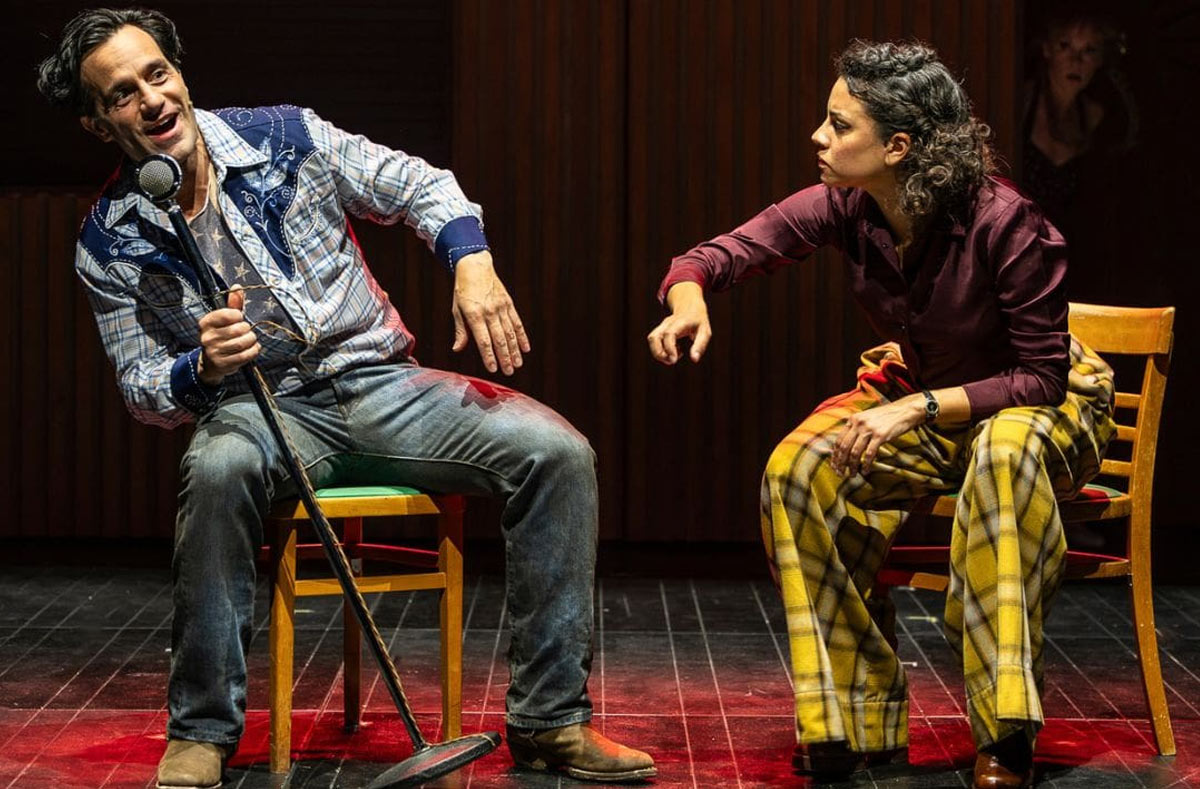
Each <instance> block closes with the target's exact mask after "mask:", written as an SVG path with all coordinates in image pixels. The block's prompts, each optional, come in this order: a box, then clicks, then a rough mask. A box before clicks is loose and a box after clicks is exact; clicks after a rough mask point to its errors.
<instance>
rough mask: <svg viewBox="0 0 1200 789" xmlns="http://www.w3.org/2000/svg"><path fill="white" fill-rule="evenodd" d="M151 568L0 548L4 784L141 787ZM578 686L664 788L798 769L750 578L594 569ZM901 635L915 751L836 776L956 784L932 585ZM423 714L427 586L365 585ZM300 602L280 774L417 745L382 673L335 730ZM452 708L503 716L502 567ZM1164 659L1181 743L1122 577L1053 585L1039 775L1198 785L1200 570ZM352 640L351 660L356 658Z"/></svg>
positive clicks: (764, 782) (152, 685) (161, 666)
mask: <svg viewBox="0 0 1200 789" xmlns="http://www.w3.org/2000/svg"><path fill="white" fill-rule="evenodd" d="M168 582H169V576H168V573H167V572H166V571H148V570H125V569H113V568H108V567H95V568H90V569H80V568H57V569H56V568H50V569H46V568H8V567H4V568H0V787H21V788H22V789H25V788H26V787H30V788H34V787H54V788H55V789H65V788H66V787H89V788H92V787H146V786H153V785H154V781H153V778H154V767H155V764H156V763H157V760H158V757H159V756H160V754H161V753H162V749H163V747H164V739H163V729H164V722H165V711H164V703H165V695H166V694H165V686H166V673H167V667H168V663H169V660H170V654H169V646H170V624H171V606H170V589H169V583H168ZM596 601H597V630H596V650H595V659H594V663H593V669H592V680H591V684H590V692H591V695H592V698H593V702H594V705H595V712H596V723H597V725H598V726H600V727H602V729H603V730H604V731H606V732H607V733H608V734H610V735H612V736H614V737H616V738H618V739H620V740H622V741H624V742H627V743H629V744H632V745H636V746H638V747H641V748H643V749H645V750H648V751H650V752H651V753H652V754H653V755H654V756H655V758H656V759H657V761H658V767H659V779H658V780H657V781H656V782H655V785H656V786H660V787H667V786H669V787H677V786H678V787H683V786H692V787H726V786H729V787H733V786H741V787H759V786H762V787H766V786H798V785H803V781H801V779H799V778H796V777H794V776H793V775H792V774H791V769H790V756H791V750H792V744H793V742H794V736H793V724H792V714H791V693H790V687H789V680H788V673H787V670H786V659H787V642H786V637H785V635H784V633H785V631H784V626H783V612H782V609H781V606H780V604H779V601H778V598H777V595H776V593H775V590H774V588H773V587H772V586H771V584H770V582H769V581H768V580H766V579H765V578H764V579H763V580H758V581H722V580H711V579H704V580H699V579H698V580H694V581H693V580H686V579H670V580H665V581H658V580H653V579H645V578H624V577H603V578H601V579H600V580H599V581H598V583H597V594H596ZM896 601H897V604H898V607H899V617H898V618H899V631H900V655H901V658H902V659H903V660H904V661H905V662H906V665H907V666H908V671H909V678H910V686H911V707H912V711H911V717H910V724H909V725H910V731H911V736H910V739H911V750H910V756H909V762H910V763H909V764H908V765H896V766H890V767H887V768H885V769H875V770H872V771H870V772H869V773H862V774H860V775H858V776H856V779H855V780H854V781H853V782H852V783H851V784H846V785H847V786H856V787H963V786H968V785H969V784H970V766H971V764H972V763H973V758H974V751H973V747H972V745H971V739H970V733H969V730H968V727H967V724H966V722H965V720H964V717H963V707H962V691H961V674H960V672H959V670H958V669H957V668H956V667H955V661H954V658H953V655H952V653H951V651H950V649H949V647H948V646H947V645H946V643H945V641H944V639H943V637H942V635H941V630H940V626H939V624H938V617H939V615H940V611H941V600H940V598H939V596H938V595H934V594H930V593H925V592H912V591H909V590H897V591H896ZM370 602H372V604H373V606H374V610H375V615H376V618H377V620H378V621H379V622H380V624H381V625H382V626H385V633H384V635H385V638H388V639H389V640H390V642H391V643H392V646H393V652H394V653H395V654H396V655H397V656H398V662H399V663H400V668H401V673H402V675H403V679H404V682H405V686H406V689H407V690H408V692H409V695H410V696H411V700H412V703H413V707H414V708H415V710H416V712H417V714H418V720H419V721H420V723H421V724H422V726H423V729H424V731H425V732H426V735H427V736H428V737H430V738H431V739H434V738H436V736H437V731H438V726H439V723H440V714H439V710H440V700H439V693H438V680H437V640H438V636H437V630H436V624H437V605H436V598H435V596H434V595H433V594H432V593H427V592H419V593H406V594H397V595H389V596H387V597H386V598H383V599H380V598H379V597H377V596H376V597H373V598H371V600H370ZM300 605H301V608H300V610H298V611H297V615H296V626H297V643H296V691H295V705H296V713H295V718H294V734H293V737H294V738H293V749H294V751H295V753H296V755H297V756H298V757H299V761H298V762H296V763H295V764H294V765H293V768H292V772H291V774H290V775H289V776H288V778H289V780H288V781H287V782H286V785H288V786H293V787H332V786H339V787H358V786H364V785H365V784H366V783H368V782H369V780H370V779H371V778H373V777H374V776H375V775H376V774H378V773H379V772H380V771H381V770H383V769H384V768H385V767H387V766H389V765H390V764H392V763H394V762H396V761H399V760H400V759H402V758H404V757H405V756H406V755H407V754H408V752H409V750H410V748H409V745H408V741H407V739H406V737H405V734H404V731H403V727H402V726H401V724H400V723H399V719H398V717H397V715H396V714H395V711H394V709H392V708H391V701H390V699H389V698H388V695H387V692H386V690H385V689H384V688H382V687H379V686H378V684H377V682H376V681H375V673H374V671H373V669H370V673H369V674H368V675H367V676H366V678H365V680H364V695H365V696H366V697H367V713H366V715H365V724H364V726H363V728H362V729H361V730H360V731H359V732H358V733H357V734H354V735H346V734H343V733H342V730H341V693H340V674H339V672H340V668H341V657H340V635H339V633H340V621H341V606H340V604H339V602H338V601H337V600H336V599H328V598H307V599H304V600H301V601H300ZM465 609H466V610H465V617H464V618H465V621H466V627H467V630H466V635H465V645H464V651H465V660H464V666H463V673H464V704H463V720H464V728H465V729H466V730H467V731H475V730H479V729H480V728H489V729H498V730H501V731H503V710H504V690H505V686H506V682H507V668H506V663H505V651H506V648H507V643H508V637H507V630H506V627H507V625H506V623H505V622H504V619H505V611H504V595H503V581H502V579H499V578H495V577H484V578H481V579H473V580H471V581H470V582H469V586H468V589H467V593H466V603H465ZM266 610H267V609H266V605H265V587H264V588H262V589H260V601H259V607H258V617H257V620H258V624H257V629H256V633H255V643H254V649H253V652H252V657H251V666H250V676H251V686H250V699H249V710H250V711H249V713H248V716H247V717H248V722H247V729H246V735H245V737H244V738H243V740H242V745H241V749H240V750H239V752H238V754H237V756H236V757H235V758H234V760H233V762H232V765H231V767H230V769H229V770H228V772H227V782H226V786H233V787H243V788H244V789H251V787H268V786H281V785H284V781H283V780H282V779H281V778H279V777H276V778H275V779H274V780H273V779H272V776H271V775H270V774H269V773H268V771H267V768H266V756H267V713H266V697H267V694H266V690H267V672H266V649H265V646H266ZM1157 616H1158V629H1159V633H1160V643H1161V645H1162V648H1163V670H1164V673H1165V675H1166V677H1167V681H1168V683H1169V688H1168V696H1169V700H1170V704H1171V712H1172V715H1173V718H1174V723H1175V736H1176V739H1177V741H1178V747H1179V755H1178V756H1177V757H1176V758H1174V759H1159V758H1158V757H1156V756H1155V750H1154V747H1153V735H1152V733H1151V730H1150V726H1149V723H1148V722H1147V720H1146V714H1147V713H1146V710H1145V706H1144V703H1143V700H1142V690H1141V684H1140V679H1139V673H1138V670H1137V663H1136V660H1135V658H1134V655H1133V652H1132V627H1131V625H1130V623H1129V614H1128V595H1127V591H1126V588H1125V587H1124V586H1121V585H1118V584H1099V585H1098V584H1080V585H1068V586H1067V587H1066V588H1065V589H1064V590H1063V592H1062V594H1061V596H1060V597H1059V598H1058V600H1057V603H1056V606H1055V609H1054V612H1053V614H1052V616H1051V618H1050V623H1049V632H1048V646H1047V650H1046V693H1045V707H1046V714H1047V717H1048V722H1047V725H1046V728H1045V730H1044V731H1043V733H1042V735H1041V738H1040V739H1039V740H1038V746H1037V754H1038V762H1039V765H1040V769H1041V775H1042V782H1041V784H1040V785H1042V786H1054V787H1166V786H1192V785H1196V786H1200V588H1196V587H1174V588H1163V589H1160V590H1159V591H1158V595H1157ZM369 663H370V659H369V657H364V664H369ZM560 785H561V786H572V785H575V782H573V781H570V780H567V779H562V780H560V779H558V778H555V777H548V776H542V775H538V774H536V773H525V772H518V771H516V770H514V769H513V768H512V765H511V762H510V761H509V759H508V753H507V750H506V749H505V747H504V746H501V748H500V749H499V750H498V751H497V752H496V753H494V754H492V755H490V756H487V757H485V758H484V759H482V760H480V761H478V762H476V763H475V764H473V765H471V766H470V767H468V768H466V769H464V770H463V771H461V772H460V773H459V774H457V775H455V776H451V777H449V778H446V779H443V780H441V781H439V782H437V783H436V784H431V786H442V787H451V786H459V787H468V786H469V787H518V786H531V787H550V786H560Z"/></svg>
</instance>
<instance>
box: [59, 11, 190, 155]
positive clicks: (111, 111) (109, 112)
mask: <svg viewBox="0 0 1200 789" xmlns="http://www.w3.org/2000/svg"><path fill="white" fill-rule="evenodd" d="M80 76H81V77H82V78H83V81H84V84H85V85H86V86H87V87H88V88H89V89H90V90H91V93H92V96H93V100H94V103H93V107H92V110H91V114H90V115H88V116H85V117H82V118H80V119H79V120H80V122H81V123H82V124H83V127H84V128H85V129H87V130H88V131H90V132H91V133H92V134H95V135H96V136H97V137H99V138H100V139H102V140H104V141H105V142H115V143H116V144H117V147H119V148H120V149H121V150H122V151H124V152H125V155H127V156H128V157H129V158H131V159H133V160H134V161H137V160H139V159H142V158H144V157H145V156H148V155H149V154H152V153H165V154H169V155H171V156H172V157H174V158H175V160H176V161H178V162H179V163H180V165H182V166H183V168H184V171H185V172H189V171H190V170H192V169H194V167H195V154H196V146H197V140H198V139H199V137H200V133H199V131H198V129H197V128H196V114H195V112H194V110H193V108H192V102H191V99H190V98H189V97H188V90H187V85H186V84H184V82H183V75H182V74H180V73H179V71H177V70H176V69H175V67H174V66H172V65H171V63H170V62H169V61H168V60H167V58H166V57H165V56H164V55H163V53H162V51H161V50H160V49H159V48H158V43H157V42H155V40H154V39H153V37H151V36H150V34H148V33H147V32H146V31H144V30H142V29H141V28H139V27H134V26H132V25H126V26H125V27H123V28H121V29H120V30H118V31H117V32H116V33H115V34H113V36H112V37H111V38H109V39H108V40H107V41H105V42H104V43H103V44H101V45H100V46H98V47H96V48H95V49H93V50H92V51H91V52H89V53H88V55H87V57H85V58H84V59H83V63H82V64H81V67H80Z"/></svg>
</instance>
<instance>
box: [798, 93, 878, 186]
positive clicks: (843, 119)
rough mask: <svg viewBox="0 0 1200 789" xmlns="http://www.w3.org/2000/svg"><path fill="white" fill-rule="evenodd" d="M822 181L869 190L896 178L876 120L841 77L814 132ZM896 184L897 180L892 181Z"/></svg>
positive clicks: (828, 183)
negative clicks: (852, 94)
mask: <svg viewBox="0 0 1200 789" xmlns="http://www.w3.org/2000/svg"><path fill="white" fill-rule="evenodd" d="M812 141H813V143H814V144H815V145H816V146H817V162H818V165H817V166H818V167H819V168H820V170H821V183H823V184H825V185H827V186H839V187H849V186H853V187H859V188H862V189H868V191H870V189H871V187H876V186H879V185H881V184H885V183H887V181H888V179H894V176H893V175H892V168H891V166H890V165H889V163H888V162H889V156H888V149H887V146H886V145H885V143H884V141H883V140H881V139H880V138H879V132H878V131H877V130H876V126H875V121H874V120H873V119H872V118H871V116H870V115H868V114H867V108H866V107H865V106H864V105H863V103H862V102H861V101H859V100H858V99H856V98H854V97H853V96H851V95H850V90H849V89H848V88H847V87H846V81H845V80H844V79H841V78H839V79H838V81H837V82H835V83H833V89H832V90H831V91H829V103H828V105H827V107H826V114H825V122H824V123H822V124H821V125H820V126H819V127H817V130H816V131H815V132H813V135H812ZM892 183H894V180H893V181H892Z"/></svg>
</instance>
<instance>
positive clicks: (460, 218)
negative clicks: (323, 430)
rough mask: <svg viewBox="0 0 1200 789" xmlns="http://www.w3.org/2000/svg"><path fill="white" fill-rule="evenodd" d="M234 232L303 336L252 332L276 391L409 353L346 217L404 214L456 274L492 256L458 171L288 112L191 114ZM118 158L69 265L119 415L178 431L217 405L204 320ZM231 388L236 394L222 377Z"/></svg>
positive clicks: (190, 282) (169, 238) (383, 218)
mask: <svg viewBox="0 0 1200 789" xmlns="http://www.w3.org/2000/svg"><path fill="white" fill-rule="evenodd" d="M196 120H197V123H198V125H199V128H200V133H201V135H202V136H203V137H204V142H205V145H206V147H207V149H208V152H209V155H210V157H211V159H212V162H213V165H214V168H215V170H216V175H217V182H218V185H219V190H218V192H217V194H218V200H219V206H220V209H221V213H222V214H223V215H224V217H225V223H226V225H227V228H228V231H229V233H230V237H231V238H232V240H233V241H234V243H235V244H236V245H237V247H238V248H239V249H240V250H241V252H242V253H243V254H244V255H245V257H246V259H247V261H249V263H250V265H252V266H254V268H255V269H256V270H257V272H258V274H259V275H260V276H261V278H262V280H263V281H264V283H265V284H266V285H267V286H268V287H270V288H271V290H272V293H273V294H274V295H275V297H276V298H277V299H278V301H279V303H280V304H281V305H282V307H283V309H284V310H285V311H286V312H287V314H288V317H290V318H291V319H292V321H293V322H294V324H295V326H296V327H297V328H298V329H299V333H298V335H297V336H286V335H285V334H283V333H276V332H268V331H261V330H259V331H258V332H257V333H258V336H259V342H260V343H261V345H262V348H263V352H262V354H261V355H260V356H259V359H258V365H259V368H260V369H261V370H262V372H263V374H264V376H265V377H266V379H267V382H268V384H269V385H270V386H271V387H272V389H273V390H274V391H275V392H276V393H278V394H287V393H288V392H291V391H295V390H296V389H298V388H299V387H301V386H303V385H304V384H305V383H307V382H310V381H312V380H315V379H320V378H325V377H329V376H332V375H336V374H337V373H339V372H341V371H343V370H346V369H349V368H352V367H358V366H361V365H364V364H372V363H378V362H383V361H387V360H396V359H407V358H408V350H409V349H410V348H411V346H412V343H413V336H412V335H411V334H410V333H409V332H408V330H407V329H406V328H405V326H404V323H403V322H402V321H401V319H400V315H399V314H398V312H397V311H396V308H395V307H394V306H392V304H391V302H389V301H388V298H387V294H386V293H384V291H383V290H382V289H381V288H380V287H379V285H378V284H377V283H376V281H375V279H374V277H373V276H372V275H371V272H370V270H369V269H368V268H367V265H366V261H365V260H364V259H363V256H362V252H361V251H360V250H359V248H358V245H357V244H356V243H355V242H354V240H353V237H352V236H351V234H350V233H349V232H348V227H347V223H346V213H347V212H349V213H350V214H353V215H354V216H358V217H364V218H368V219H371V220H373V221H376V222H380V223H383V224H391V223H394V222H397V221H399V220H401V219H403V220H404V222H405V224H407V225H409V226H410V227H412V228H413V229H414V230H415V231H416V233H417V235H418V236H419V237H421V238H422V239H424V240H425V241H426V243H428V244H429V246H430V248H431V249H433V250H434V252H435V254H436V255H437V256H438V257H439V258H440V259H442V260H443V261H444V262H445V263H446V264H447V265H449V266H450V268H451V269H453V266H454V264H455V263H456V262H457V261H458V259H459V258H460V257H462V256H464V255H467V254H470V253H472V252H478V251H480V250H483V249H486V248H487V241H486V239H485V238H484V236H483V231H482V225H481V221H480V216H481V212H480V208H479V206H478V205H476V204H474V203H471V202H469V201H468V200H467V199H466V197H465V196H464V195H463V193H462V190H461V189H460V188H459V186H458V183H457V182H456V181H455V180H454V176H453V174H452V173H450V172H449V171H447V170H441V169H438V168H435V167H432V166H431V165H429V164H428V163H426V162H425V161H423V160H422V159H419V158H417V157H414V156H408V155H406V154H404V153H401V152H398V151H393V150H390V149H388V148H385V147H383V146H380V145H376V144H374V143H372V142H370V141H369V140H367V139H366V138H364V137H362V136H357V135H350V134H347V133H346V132H344V131H342V130H340V129H338V128H336V127H334V126H332V125H331V124H329V123H327V122H326V121H324V120H322V119H321V118H319V117H318V116H317V115H316V114H315V113H314V112H312V111H311V110H301V109H298V108H295V107H266V108H259V109H233V110H221V111H217V112H216V113H210V112H205V111H203V110H197V111H196ZM130 170H131V167H130V166H129V163H128V162H126V163H125V164H124V165H123V167H122V168H121V169H120V170H118V172H117V173H116V174H115V175H114V177H113V178H112V179H111V180H110V181H109V183H108V185H107V186H106V188H105V190H104V193H103V194H102V195H101V197H100V199H99V200H98V201H97V202H96V204H95V205H94V206H93V207H92V210H91V212H90V213H89V215H88V216H87V218H86V219H85V220H84V223H83V228H82V229H81V231H80V238H79V243H78V245H77V248H76V259H75V268H76V272H77V273H78V275H79V277H80V279H81V280H82V282H83V285H84V287H85V289H86V291H87V295H88V299H89V301H90V303H91V306H92V310H93V312H94V313H95V315H96V322H97V324H98V326H99V329H100V335H101V339H102V341H103V343H104V347H105V349H106V351H107V352H108V355H109V358H110V359H111V360H112V362H113V364H114V365H115V366H116V370H117V380H118V384H119V386H120V388H121V392H122V395H123V396H124V399H125V402H126V404H127V405H128V407H129V410H130V411H131V412H132V413H133V415H134V416H135V417H136V418H137V419H138V420H140V421H143V422H147V423H150V424H157V425H162V426H164V427H175V426H176V425H179V424H181V423H183V422H186V421H190V420H191V419H193V418H195V416H197V415H200V414H204V413H207V412H208V411H210V410H212V409H213V408H215V407H216V405H217V403H218V402H219V401H220V398H221V397H222V396H223V395H224V393H225V389H224V388H220V389H218V388H213V387H209V386H206V385H205V384H203V383H202V382H201V381H200V380H199V378H198V376H197V374H196V373H197V367H196V365H197V362H198V360H199V356H200V348H199V329H198V326H197V324H198V322H199V320H200V318H201V317H202V316H203V315H204V314H205V313H206V312H207V311H208V308H207V307H206V306H205V304H204V302H203V300H202V299H201V297H200V293H199V290H198V288H197V286H196V279H195V275H194V274H193V273H192V271H191V269H190V266H188V265H187V264H186V263H185V262H183V258H182V254H181V252H180V247H179V242H178V239H176V238H175V235H174V233H173V231H172V229H171V225H170V222H169V220H168V218H167V215H166V213H165V212H164V211H162V210H160V209H158V208H157V207H155V206H154V205H153V204H152V203H151V202H150V201H149V200H147V199H146V198H144V197H142V196H141V195H140V194H138V192H137V190H136V189H133V188H132V187H131V173H130V172H129V171H130ZM224 386H226V387H228V389H229V390H230V391H241V390H242V389H243V388H244V387H243V385H242V379H241V377H240V376H230V377H229V378H227V379H226V381H225V383H224Z"/></svg>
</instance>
